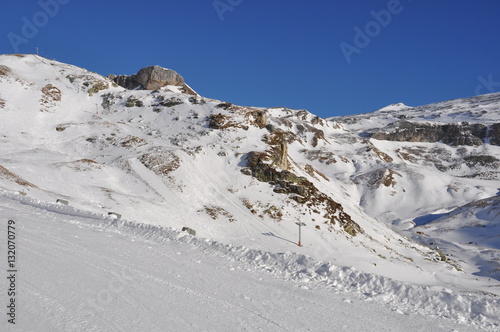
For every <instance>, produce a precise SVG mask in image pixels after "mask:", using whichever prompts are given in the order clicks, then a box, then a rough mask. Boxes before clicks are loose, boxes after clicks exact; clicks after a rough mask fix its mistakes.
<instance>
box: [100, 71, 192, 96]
mask: <svg viewBox="0 0 500 332" xmlns="http://www.w3.org/2000/svg"><path fill="white" fill-rule="evenodd" d="M108 78H109V79H111V80H113V81H114V82H115V83H116V84H118V85H119V86H121V87H124V88H125V89H129V90H134V89H143V90H157V89H160V88H162V87H164V86H167V85H176V86H180V87H182V88H183V92H185V93H189V94H196V93H195V92H194V91H193V90H192V89H191V88H190V87H189V86H188V85H187V84H186V83H185V82H184V78H182V76H181V75H179V74H178V73H177V72H175V71H174V70H171V69H166V68H163V67H160V66H150V67H145V68H142V69H141V70H139V72H138V73H137V74H135V75H131V76H128V75H119V76H116V75H113V74H110V75H109V76H108Z"/></svg>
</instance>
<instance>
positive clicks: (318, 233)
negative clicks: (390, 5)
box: [0, 55, 500, 331]
mask: <svg viewBox="0 0 500 332" xmlns="http://www.w3.org/2000/svg"><path fill="white" fill-rule="evenodd" d="M0 64H2V65H4V66H8V67H9V68H10V69H11V73H10V74H9V75H8V76H0V98H2V99H3V100H5V106H3V107H1V108H0V114H1V117H2V121H1V122H0V142H1V144H0V166H2V167H3V168H4V169H6V170H7V171H8V172H10V173H13V174H15V176H14V177H13V176H12V175H9V174H10V173H8V174H1V172H0V190H1V193H2V194H1V195H0V208H1V209H2V214H1V216H2V217H4V216H6V218H13V219H16V220H17V221H19V223H20V224H21V225H22V226H21V227H22V228H21V233H20V234H21V235H20V241H22V242H21V245H20V250H22V251H21V253H22V256H21V257H20V259H21V258H22V259H26V261H25V265H24V266H23V270H21V276H22V278H26V279H25V281H23V283H22V284H21V286H22V287H21V289H23V287H24V289H25V292H26V293H24V294H25V295H23V293H22V292H21V295H20V296H23V298H22V302H25V303H27V307H26V308H29V309H27V311H23V310H24V309H22V310H21V309H20V313H19V315H20V316H19V318H20V321H23V322H24V324H28V325H26V327H23V329H24V330H33V329H37V327H38V325H35V322H36V321H40V326H41V327H40V328H39V330H50V331H53V330H58V329H59V330H65V327H68V329H70V330H71V329H72V328H71V327H74V329H76V330H98V329H99V330H101V329H103V330H120V329H121V330H137V329H140V327H141V326H143V325H141V324H147V322H149V321H151V322H154V325H150V326H149V327H150V330H155V329H157V330H161V327H163V326H165V325H166V324H167V323H169V324H172V325H171V326H173V327H175V328H176V329H177V330H191V329H192V330H234V327H235V326H238V327H241V329H242V330H245V329H246V330H256V329H263V330H275V329H278V330H279V327H281V329H285V330H308V329H310V330H343V329H350V330H379V331H383V330H397V331H400V330H412V331H413V330H415V331H436V330H439V329H441V330H443V331H450V330H452V329H457V330H460V331H468V330H471V331H472V330H474V329H475V328H478V329H483V330H488V329H489V330H495V328H498V317H499V316H498V308H499V306H498V302H497V301H498V298H497V297H495V296H498V295H500V288H499V286H500V284H499V280H500V279H499V278H500V276H498V272H497V271H496V272H495V270H494V269H496V268H497V266H498V263H495V262H498V259H499V258H500V255H499V253H498V246H496V244H497V243H498V242H497V240H498V237H494V236H493V237H492V238H485V237H484V234H483V233H481V234H480V233H476V232H470V233H469V231H468V230H467V229H466V228H464V227H462V226H463V225H464V223H465V221H464V222H463V223H458V224H450V225H448V224H447V223H441V224H439V223H438V222H439V221H440V220H441V219H438V220H436V221H434V222H431V223H427V224H425V225H422V226H420V227H414V226H415V221H419V220H420V221H422V220H425V221H426V222H428V221H430V218H431V217H430V216H432V215H436V214H441V213H448V212H450V211H452V210H454V209H456V208H458V207H460V206H462V205H464V204H467V203H469V202H472V201H477V200H480V199H484V198H487V197H491V196H494V195H496V193H497V192H498V188H500V180H499V179H498V177H497V176H496V175H495V173H494V172H495V170H491V169H488V168H487V167H484V168H480V169H473V168H471V167H468V166H464V165H461V166H460V167H458V166H457V167H455V166H456V165H455V163H456V161H457V160H459V159H460V158H462V157H463V155H481V154H490V155H496V156H499V155H500V148H499V147H498V146H493V145H491V144H485V145H484V146H480V147H463V149H460V150H459V149H457V148H456V147H450V146H447V145H444V144H442V143H439V142H437V143H413V142H388V141H377V140H374V139H369V138H367V136H366V135H365V134H366V132H367V131H372V130H374V129H377V128H384V127H385V126H386V125H387V124H389V123H391V122H394V121H396V120H398V119H399V118H398V116H400V115H404V116H406V117H407V118H408V119H411V120H412V121H425V122H436V123H439V122H444V123H447V122H450V123H452V122H456V121H469V122H471V123H472V122H474V121H475V122H478V123H483V121H484V123H487V124H491V123H495V122H498V121H499V119H498V118H499V117H498V111H497V110H498V105H499V104H500V102H499V99H500V98H499V97H500V95H499V94H496V95H495V94H493V95H487V96H479V97H475V98H473V99H466V100H458V101H448V102H443V103H438V104H433V105H428V106H425V107H424V106H423V107H417V108H411V107H408V106H405V105H403V104H396V105H391V106H390V107H387V108H384V109H382V110H379V111H376V112H374V113H369V114H362V115H359V116H351V117H344V118H335V119H330V120H325V119H319V118H317V117H315V116H314V115H313V114H310V113H308V112H307V111H304V110H290V109H286V108H271V109H264V108H248V107H239V106H235V109H228V110H226V109H223V108H221V107H218V104H220V101H217V100H213V99H208V98H204V97H201V96H199V95H197V96H194V97H195V98H196V100H195V101H193V100H192V99H191V98H192V97H193V96H190V95H186V94H182V93H180V92H179V90H178V89H177V88H176V87H173V86H168V87H165V88H162V89H160V90H159V91H154V92H152V91H142V90H134V91H126V90H124V89H123V88H120V87H115V86H113V84H112V83H111V82H110V81H109V80H107V79H106V78H104V77H101V76H99V75H97V74H95V73H91V72H88V71H86V70H84V69H81V68H78V67H74V66H70V65H66V64H62V63H59V62H56V61H51V60H47V59H44V58H41V57H38V56H33V55H28V56H24V57H22V58H20V57H17V56H7V55H4V56H0ZM97 83H99V84H102V85H104V86H105V87H107V88H106V89H104V90H102V91H99V92H97V93H94V94H91V93H89V88H91V87H92V86H93V85H94V84H97ZM47 84H52V85H53V86H55V87H57V88H58V89H59V90H60V91H61V100H52V101H50V102H48V103H45V102H43V100H44V99H43V98H44V97H43V95H42V92H41V89H42V88H43V87H45V86H46V85H47ZM106 98H108V99H109V105H106V106H105V103H104V101H105V100H106ZM129 98H135V99H137V100H139V101H141V102H142V103H143V105H144V106H142V107H138V106H133V107H126V106H125V105H126V103H127V100H128V99H129ZM169 98H177V99H179V100H180V101H181V102H182V103H181V104H178V105H175V106H170V107H167V106H158V105H157V104H158V102H159V101H160V100H163V101H165V100H168V99H169ZM470 109H473V110H474V112H472V113H471V112H468V111H469V110H470ZM255 110H260V111H265V112H266V114H267V115H268V121H267V122H268V124H270V125H272V126H273V127H274V128H275V129H276V130H277V129H280V130H283V131H287V132H289V133H290V135H291V136H292V137H293V138H294V140H293V142H290V143H289V144H288V157H289V161H290V163H291V165H292V166H291V171H292V172H293V173H294V174H296V175H297V176H303V177H305V178H307V179H308V180H309V181H310V182H311V183H312V184H314V186H315V187H316V188H318V190H320V191H321V192H322V193H324V194H325V195H327V196H328V197H330V198H331V199H333V200H334V201H335V202H338V203H339V204H341V205H342V207H343V208H344V211H345V212H346V213H347V214H349V215H350V216H351V217H352V219H353V220H354V221H355V222H356V223H358V224H359V225H360V227H361V228H362V229H363V231H364V233H362V234H358V235H356V236H355V237H352V236H350V235H348V234H346V232H345V231H343V230H342V228H341V227H340V225H339V224H338V223H337V224H336V225H332V226H331V228H330V229H328V227H329V225H327V224H325V223H324V222H323V220H322V214H321V212H315V211H314V209H311V208H308V207H307V205H302V204H299V203H297V202H296V201H294V200H292V199H290V198H289V197H288V196H287V195H284V194H278V193H276V192H274V191H273V186H272V185H271V184H269V183H265V182H260V181H258V180H257V179H256V178H253V177H252V176H248V175H243V174H242V172H241V170H242V168H243V167H245V166H246V162H245V155H246V154H247V153H249V152H251V151H259V152H261V151H265V150H267V149H269V148H270V147H269V145H268V144H267V143H266V142H265V137H266V135H269V134H270V130H268V129H266V128H260V127H259V126H256V125H253V124H251V119H250V117H249V116H248V113H246V112H249V111H255ZM476 111H477V112H476ZM219 113H220V114H222V115H225V116H227V117H228V118H229V119H230V120H231V121H233V122H234V123H235V124H236V125H237V126H235V127H229V128H227V129H224V130H218V129H211V128H208V120H207V119H208V117H209V116H210V115H211V114H219ZM431 114H435V115H436V116H434V117H431V116H430V115H431ZM478 114H481V115H480V116H478ZM437 115H439V116H437ZM238 125H241V126H240V127H238ZM318 130H321V132H322V133H323V134H324V137H325V139H324V140H323V139H318V141H317V142H316V144H313V143H312V141H313V137H315V135H316V134H317V133H318ZM436 151H438V152H436ZM436 154H438V155H439V156H440V158H439V160H437V161H436V160H435V159H433V158H434V157H435V155H436ZM145 155H149V156H152V158H153V159H152V160H153V161H154V162H152V164H151V165H149V166H146V164H145V163H144V162H142V161H141V160H143V159H141V158H144V156H145ZM410 157H411V158H410ZM390 159H392V161H389V160H390ZM307 165H308V166H310V167H312V168H313V169H314V170H315V172H316V173H314V172H313V173H312V175H311V174H310V169H311V168H309V171H308V168H306V166H307ZM443 168H446V171H441V169H443ZM1 170H2V168H0V171H1ZM483 171H484V172H492V174H493V175H492V176H491V177H490V178H487V177H484V178H482V177H473V175H474V174H476V172H483ZM391 172H395V173H391ZM390 174H393V175H392V176H393V180H394V181H393V182H392V183H390V184H389V185H387V186H386V185H384V184H381V183H382V182H383V181H381V179H380V176H382V177H386V176H388V175H390ZM382 180H383V179H382ZM26 181H27V182H28V183H29V184H26ZM56 199H65V200H68V201H69V206H62V205H58V204H54V202H55V201H56ZM488 202H489V201H488ZM488 204H490V203H488ZM110 211H114V212H117V213H119V214H121V215H122V216H123V219H111V218H109V217H107V214H108V212H110ZM209 211H212V215H210V213H209ZM214 211H215V212H214ZM272 211H281V212H282V216H281V219H279V218H277V217H276V215H273V214H272ZM461 211H462V212H463V216H464V217H463V220H466V218H467V217H466V216H467V213H468V212H469V211H470V207H467V208H465V209H464V210H461ZM491 211H493V210H491V209H486V210H485V211H483V212H480V213H479V212H478V213H479V214H477V215H478V216H480V217H481V216H482V217H484V218H483V219H481V220H482V221H481V222H482V223H483V224H484V222H485V220H486V221H487V222H488V223H489V224H488V225H490V224H491V225H493V224H494V222H495V221H497V220H498V214H495V213H493V212H494V211H493V212H491ZM446 216H447V215H446ZM419 218H420V219H419ZM426 218H427V219H426ZM6 220H8V219H5V220H4V221H6ZM298 220H300V221H303V222H305V223H306V225H307V226H306V227H304V228H302V243H303V247H298V246H297V245H296V243H297V240H298V229H297V225H295V222H296V221H298ZM450 220H451V219H450ZM461 220H462V219H461ZM439 225H446V227H443V228H442V229H441V228H439ZM491 225H490V226H491ZM316 226H319V227H316ZM427 226H428V227H433V228H429V229H424V230H422V229H421V228H422V227H427ZM182 227H190V228H193V229H194V230H196V232H197V237H196V238H193V237H190V236H187V235H186V233H181V232H179V231H178V230H180V229H181V228H182ZM448 228H453V229H455V230H456V232H448V231H447V230H448ZM464 229H465V230H466V233H467V234H465V235H463V234H462V233H463V231H464ZM488 230H491V231H492V232H495V234H497V235H498V234H499V233H498V229H497V228H495V227H491V228H488ZM0 232H5V228H3V229H1V230H0ZM418 232H421V233H424V234H419V233H418ZM24 234H26V235H24ZM4 235H5V234H2V235H0V236H4ZM475 235H478V236H479V235H480V238H477V237H474V236H475ZM448 236H449V237H448ZM469 236H470V237H471V239H469ZM471 241H472V242H474V241H476V242H477V243H476V242H475V243H476V244H468V243H469V242H471ZM431 243H432V244H431ZM437 247H439V248H437ZM2 250H4V248H3V247H2ZM438 250H442V251H444V253H445V255H446V256H448V258H449V260H448V261H447V262H443V261H441V259H440V258H441V256H440V254H439V252H438ZM20 255H21V254H20ZM51 255H52V256H51ZM2 257H3V256H2ZM61 265H63V266H64V267H65V268H64V269H61ZM23 271H24V272H23ZM121 273H123V274H124V277H120V274H121ZM116 274H118V277H117V276H116ZM129 275H132V277H130V278H134V279H133V280H134V282H128V280H127V277H128V276H129ZM179 276H181V277H179ZM114 278H116V279H117V281H116V282H115V281H113V280H114ZM120 278H121V279H120ZM123 280H125V281H124V282H123V284H122V283H121V282H122V281H123ZM110 282H111V286H110V285H109V283H110ZM120 286H122V288H123V290H122V291H120V292H113V289H115V287H116V288H117V289H121V288H120ZM59 289H60V291H55V290H59ZM115 290H116V289H115ZM269 295H274V296H269ZM2 296H4V295H2ZM2 299H3V298H2ZM82 299H90V301H92V299H95V301H96V302H98V303H99V302H100V303H104V304H105V305H100V306H99V307H98V308H92V306H90V307H89V305H85V303H87V304H88V301H87V302H85V301H84V302H83V303H82ZM300 303H302V304H300ZM134 304H137V306H135V305H134ZM82 305H84V307H82ZM84 312H87V316H83V315H84V314H83V313H84ZM89 312H90V313H89ZM136 313H137V314H136ZM358 313H359V314H358ZM23 314H25V315H28V316H25V317H27V318H23V316H22V315H23ZM241 317H245V319H244V320H243V322H242V321H241ZM408 318H411V319H408ZM219 322H222V323H219ZM30 324H32V325H30ZM42 324H43V325H42ZM218 324H225V325H218ZM457 324H458V325H457ZM169 326H170V325H169ZM278 326H279V327H278ZM102 327H103V328H102Z"/></svg>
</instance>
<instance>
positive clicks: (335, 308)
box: [0, 195, 500, 332]
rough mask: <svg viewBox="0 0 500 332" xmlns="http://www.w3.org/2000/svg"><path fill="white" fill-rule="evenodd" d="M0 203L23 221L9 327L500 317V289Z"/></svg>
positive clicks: (493, 321) (289, 324) (293, 326)
mask: <svg viewBox="0 0 500 332" xmlns="http://www.w3.org/2000/svg"><path fill="white" fill-rule="evenodd" d="M0 211H1V214H2V218H4V219H5V220H6V219H12V220H14V221H16V232H17V245H18V247H19V248H20V249H19V254H18V285H17V287H18V290H19V293H18V296H17V302H18V307H17V312H18V315H17V318H16V325H15V326H13V325H12V324H8V323H6V321H5V319H3V321H2V325H1V326H2V328H1V329H2V331H138V330H142V331H166V330H168V331H255V330H266V331H343V330H348V331H432V332H434V331H478V330H482V331H495V330H496V329H498V327H499V323H500V321H499V317H500V300H499V299H498V298H497V297H492V296H486V295H482V294H464V293H457V292H454V291H452V290H449V289H445V288H432V287H419V286H413V285H409V284H405V283H401V282H397V281H394V280H391V279H389V278H385V277H380V276H377V275H375V274H369V273H362V272H359V271H356V270H355V269H353V268H349V267H342V266H337V265H334V264H332V263H329V262H321V261H316V260H314V259H312V258H310V257H308V256H305V255H301V254H297V253H292V252H281V253H271V252H265V251H261V250H252V249H249V248H245V247H241V246H233V245H225V244H222V243H220V242H217V241H214V240H208V239H199V238H195V237H191V236H189V235H185V234H186V233H182V232H179V231H176V230H173V229H169V228H162V227H156V226H150V225H145V224H140V223H136V222H129V221H122V220H116V219H110V218H107V217H104V216H99V215H95V214H92V213H87V212H84V211H80V210H76V209H73V208H65V207H60V206H56V205H54V204H47V203H42V202H36V201H31V200H27V199H25V198H19V197H9V195H2V197H0ZM0 236H1V237H2V238H6V237H7V234H6V222H3V223H2V227H1V228H0ZM5 250H6V248H5V246H2V251H1V254H2V257H5V256H6V255H5ZM5 280H6V279H5V278H2V283H1V285H2V288H3V289H5V287H6V281H5ZM1 299H2V303H5V293H4V292H2V297H1Z"/></svg>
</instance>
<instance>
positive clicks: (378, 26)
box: [0, 0, 500, 117]
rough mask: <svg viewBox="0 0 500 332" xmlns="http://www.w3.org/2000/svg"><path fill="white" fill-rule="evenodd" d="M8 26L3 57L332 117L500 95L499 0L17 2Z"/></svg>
mask: <svg viewBox="0 0 500 332" xmlns="http://www.w3.org/2000/svg"><path fill="white" fill-rule="evenodd" d="M43 4H46V5H43ZM55 4H57V5H55ZM377 17H378V20H377ZM0 22H1V23H0V53H15V52H18V53H34V52H36V47H39V52H40V54H41V55H43V56H46V57H48V58H52V59H56V60H58V61H62V62H66V63H70V64H74V65H77V66H80V67H84V68H87V69H89V70H91V71H95V72H98V73H100V74H103V75H108V74H109V73H114V74H133V73H135V72H137V71H138V70H139V69H140V68H142V67H145V66H148V65H160V66H163V67H167V68H171V69H174V70H176V71H177V72H179V73H180V74H181V75H182V76H183V77H184V78H185V79H186V81H187V82H188V84H190V85H191V86H192V87H193V88H194V89H195V90H196V91H197V92H198V93H200V94H201V95H203V96H206V97H210V98H216V99H221V100H225V101H230V102H233V103H236V104H240V105H247V106H265V107H272V106H286V107H290V108H297V109H307V110H309V111H311V112H312V113H314V114H317V115H319V116H322V117H329V116H337V115H346V114H357V113H364V112H371V111H373V110H376V109H378V108H381V107H383V106H386V105H388V104H392V103H397V102H403V103H405V104H407V105H411V106H418V105H423V104H428V103H432V102H438V101H442V100H447V99H454V98H461V97H469V96H473V95H476V94H477V93H481V94H483V93H489V92H498V91H500V1H498V0H467V1H466V0H399V1H398V0H364V1H361V0H307V1H306V0H216V1H214V0H178V1H168V0H161V1H152V0H150V1H149V0H143V1H128V0H120V1H118V0H106V1H102V0H101V1H95V0H87V1H78V0H41V1H38V0H36V1H13V0H8V1H4V3H3V4H2V12H1V13H0ZM29 25H33V26H34V28H35V30H36V31H34V29H31V30H30V29H29V27H27V26H29ZM33 26H32V27H33ZM360 31H361V32H360ZM341 46H342V47H341ZM346 54H347V56H346Z"/></svg>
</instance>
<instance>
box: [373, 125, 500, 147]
mask: <svg viewBox="0 0 500 332" xmlns="http://www.w3.org/2000/svg"><path fill="white" fill-rule="evenodd" d="M385 129H386V130H384V131H380V132H376V133H374V134H373V135H372V138H374V139H378V140H387V141H399V142H430V143H433V142H443V143H445V144H450V145H455V146H457V145H469V146H474V145H482V144H483V143H484V142H485V141H486V140H487V139H490V143H491V144H493V145H499V143H500V124H498V123H496V124H493V125H492V126H490V127H488V126H486V125H483V124H479V123H474V124H469V123H467V122H462V123H461V124H431V123H415V122H408V121H399V122H396V123H394V124H391V125H389V126H388V127H386V128H385Z"/></svg>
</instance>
